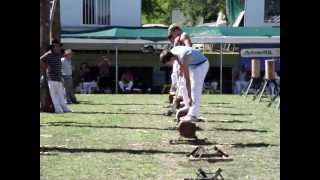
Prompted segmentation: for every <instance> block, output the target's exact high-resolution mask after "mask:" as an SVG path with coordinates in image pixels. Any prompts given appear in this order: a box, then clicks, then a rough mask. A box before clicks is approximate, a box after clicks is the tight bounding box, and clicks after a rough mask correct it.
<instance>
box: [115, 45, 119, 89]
mask: <svg viewBox="0 0 320 180" xmlns="http://www.w3.org/2000/svg"><path fill="white" fill-rule="evenodd" d="M115 85H116V94H118V47H116V84H115Z"/></svg>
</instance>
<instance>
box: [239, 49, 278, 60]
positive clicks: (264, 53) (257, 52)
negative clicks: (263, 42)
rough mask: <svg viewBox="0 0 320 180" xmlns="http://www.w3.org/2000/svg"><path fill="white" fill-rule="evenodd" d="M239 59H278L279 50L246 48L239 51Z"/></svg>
mask: <svg viewBox="0 0 320 180" xmlns="http://www.w3.org/2000/svg"><path fill="white" fill-rule="evenodd" d="M240 54H241V57H252V58H254V57H280V48H246V49H241V51H240Z"/></svg>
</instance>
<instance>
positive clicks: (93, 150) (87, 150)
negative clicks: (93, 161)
mask: <svg viewBox="0 0 320 180" xmlns="http://www.w3.org/2000/svg"><path fill="white" fill-rule="evenodd" d="M57 151H58V152H61V153H128V154H137V155H145V154H186V153H187V152H182V151H160V150H153V149H141V150H135V149H96V148H65V147H54V146H53V147H47V146H46V147H41V146H40V152H57Z"/></svg>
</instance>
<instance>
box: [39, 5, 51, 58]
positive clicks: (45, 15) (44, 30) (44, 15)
mask: <svg viewBox="0 0 320 180" xmlns="http://www.w3.org/2000/svg"><path fill="white" fill-rule="evenodd" d="M49 14H50V6H49V0H41V1H40V56H41V55H42V54H44V53H45V52H46V51H47V50H48V49H47V48H48V45H49V43H50V42H49V41H50V38H49Z"/></svg>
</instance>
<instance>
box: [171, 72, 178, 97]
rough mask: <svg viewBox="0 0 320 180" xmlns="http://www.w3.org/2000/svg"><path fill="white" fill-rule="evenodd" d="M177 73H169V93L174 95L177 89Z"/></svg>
mask: <svg viewBox="0 0 320 180" xmlns="http://www.w3.org/2000/svg"><path fill="white" fill-rule="evenodd" d="M178 79H179V77H178V73H177V72H172V73H171V87H170V93H174V92H176V91H177V88H178Z"/></svg>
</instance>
